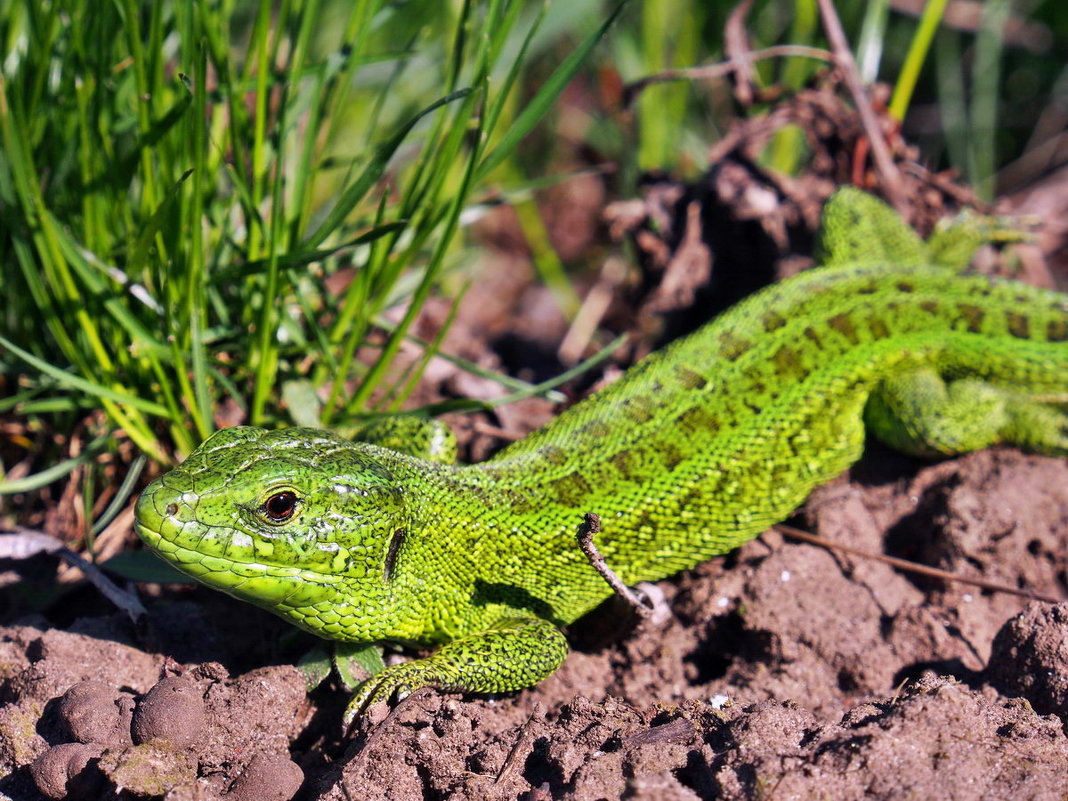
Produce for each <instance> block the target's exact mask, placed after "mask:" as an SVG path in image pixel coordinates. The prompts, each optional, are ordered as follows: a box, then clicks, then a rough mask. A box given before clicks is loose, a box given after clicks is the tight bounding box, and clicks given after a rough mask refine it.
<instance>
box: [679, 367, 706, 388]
mask: <svg viewBox="0 0 1068 801" xmlns="http://www.w3.org/2000/svg"><path fill="white" fill-rule="evenodd" d="M675 376H676V378H678V379H679V383H680V384H682V386H683V387H684V388H685V389H704V387H705V385H706V384H708V379H707V378H705V377H704V376H703V375H701V374H700V373H697V372H694V371H693V370H691V369H690V368H689V367H686V366H684V365H679V366H678V367H677V368H675Z"/></svg>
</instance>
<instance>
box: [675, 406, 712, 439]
mask: <svg viewBox="0 0 1068 801" xmlns="http://www.w3.org/2000/svg"><path fill="white" fill-rule="evenodd" d="M675 425H676V426H677V427H678V428H679V430H680V431H683V432H687V433H691V432H692V433H695V434H701V433H708V434H714V433H716V432H717V431H719V423H718V422H717V421H716V417H715V415H713V414H712V413H711V412H710V411H708V410H707V409H705V408H704V407H701V406H692V407H690V408H689V409H687V410H686V411H684V412H682V413H681V414H680V415H678V416H677V417H676V418H675Z"/></svg>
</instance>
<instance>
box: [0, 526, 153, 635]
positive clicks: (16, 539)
mask: <svg viewBox="0 0 1068 801" xmlns="http://www.w3.org/2000/svg"><path fill="white" fill-rule="evenodd" d="M39 553H49V554H54V555H56V556H58V557H59V558H60V559H62V560H63V561H64V562H66V563H67V564H68V565H71V566H72V567H76V568H78V569H79V570H81V571H82V573H83V574H84V575H85V578H86V580H87V581H88V582H89V583H90V584H92V585H93V586H94V587H96V589H97V590H98V591H99V592H100V594H101V595H103V596H104V597H105V598H107V599H108V600H109V601H111V602H112V603H113V604H115V606H117V607H118V608H119V609H121V610H122V611H123V612H125V613H126V614H127V615H128V616H129V618H130V620H132V621H133V622H134V623H137V622H138V621H139V620H141V618H143V617H144V616H145V614H147V612H146V610H145V607H144V605H143V604H142V603H141V601H140V600H139V599H138V598H137V596H136V595H134V594H133V593H131V592H127V591H126V590H124V589H122V587H120V586H118V585H117V584H116V583H115V582H113V581H112V580H111V579H109V578H108V577H107V576H106V575H104V572H103V571H102V570H100V568H98V567H97V566H96V565H94V564H93V563H92V562H90V561H88V560H87V559H85V558H83V557H82V556H80V555H79V554H77V553H75V552H74V551H72V550H71V549H70V548H68V547H67V546H66V545H64V544H63V543H62V542H61V541H60V540H58V539H56V538H55V537H53V536H52V535H50V534H46V533H44V532H43V531H34V530H33V529H28V528H18V529H17V530H16V531H13V532H10V533H7V534H5V535H4V536H3V537H0V559H28V558H29V557H31V556H34V555H36V554H39Z"/></svg>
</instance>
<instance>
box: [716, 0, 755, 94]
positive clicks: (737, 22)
mask: <svg viewBox="0 0 1068 801" xmlns="http://www.w3.org/2000/svg"><path fill="white" fill-rule="evenodd" d="M752 5H753V0H742V2H740V3H739V4H738V5H736V6H735V7H734V10H733V11H731V13H730V16H729V17H727V25H726V30H725V31H724V35H723V40H724V49H725V50H726V52H727V56H728V58H730V60H731V63H732V64H733V67H734V69H733V70H732V71H733V72H734V96H735V97H736V98H738V102H739V103H741V104H742V106H743V107H749V106H750V105H752V103H753V57H752V50H750V49H749V36H748V35H747V33H746V29H745V18H746V17H747V16H748V15H749V9H750V8H751V7H752Z"/></svg>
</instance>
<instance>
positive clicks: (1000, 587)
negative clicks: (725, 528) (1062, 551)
mask: <svg viewBox="0 0 1068 801" xmlns="http://www.w3.org/2000/svg"><path fill="white" fill-rule="evenodd" d="M775 528H776V529H777V530H778V531H779V532H780V533H781V534H783V535H784V536H786V537H789V538H790V539H794V540H801V541H802V542H807V543H809V544H811V545H819V546H820V547H822V548H826V549H827V550H829V551H840V552H842V553H848V554H851V555H852V556H859V557H861V558H864V559H873V560H875V561H876V562H883V563H884V564H888V565H890V566H891V567H895V568H897V569H898V570H904V571H906V572H909V573H918V574H919V575H921V576H930V577H931V578H936V579H941V580H942V581H948V582H957V583H958V584H970V585H971V586H973V587H979V588H980V589H984V590H990V591H991V592H1003V593H1006V594H1008V595H1016V596H1018V597H1020V598H1027V599H1029V600H1033V601H1044V602H1046V603H1050V604H1058V603H1061V602H1062V601H1064V600H1065V599H1064V598H1054V597H1053V596H1052V595H1044V594H1042V593H1040V592H1032V591H1030V590H1021V589H1018V588H1016V587H1009V586H1008V585H1006V584H998V583H997V582H994V581H986V580H984V579H977V578H971V577H970V576H962V575H960V574H959V573H950V572H949V571H948V570H939V569H938V568H937V567H930V566H929V565H921V564H918V563H916V562H910V561H908V560H906V559H898V558H897V557H895V556H887V555H886V554H881V553H872V552H871V551H864V550H861V549H860V548H852V547H850V546H849V545H842V544H841V543H837V542H831V541H829V540H825V539H824V538H823V537H817V536H816V535H815V534H810V533H809V532H807V531H802V530H801V529H799V528H794V527H793V526H787V525H785V524H783V523H780V524H778V525H777V526H775Z"/></svg>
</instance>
